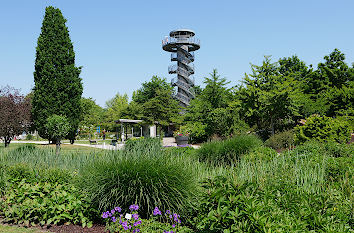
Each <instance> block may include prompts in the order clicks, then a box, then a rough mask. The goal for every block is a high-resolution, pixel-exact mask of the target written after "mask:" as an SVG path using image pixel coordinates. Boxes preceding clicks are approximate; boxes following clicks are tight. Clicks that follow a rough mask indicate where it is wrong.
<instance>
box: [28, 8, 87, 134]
mask: <svg viewBox="0 0 354 233" xmlns="http://www.w3.org/2000/svg"><path fill="white" fill-rule="evenodd" d="M65 22H66V19H65V18H64V17H63V15H62V13H61V11H60V10H59V9H57V8H54V7H52V6H49V7H47V8H46V10H45V16H44V20H43V24H42V28H41V34H40V36H39V38H38V42H37V48H36V61H35V72H34V83H35V86H34V96H33V103H32V104H33V107H32V114H33V121H34V124H35V127H36V129H37V130H38V133H39V135H40V136H41V137H43V138H46V139H49V140H53V137H52V136H51V135H49V134H48V133H47V129H46V128H45V125H46V123H47V119H48V118H49V117H51V116H52V115H53V114H56V115H62V116H65V117H66V118H67V119H68V120H69V123H70V131H69V134H68V135H67V137H66V138H68V139H70V140H74V138H75V135H76V132H77V128H78V125H79V122H80V116H81V112H82V109H81V104H80V99H81V95H82V91H83V87H82V83H81V78H80V77H79V75H80V73H81V67H76V66H75V52H74V49H73V45H72V43H71V40H70V36H69V30H68V28H67V27H66V26H65Z"/></svg>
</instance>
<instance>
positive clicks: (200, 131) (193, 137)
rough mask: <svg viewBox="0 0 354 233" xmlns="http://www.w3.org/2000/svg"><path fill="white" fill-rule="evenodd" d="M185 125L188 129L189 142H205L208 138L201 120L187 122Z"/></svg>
mask: <svg viewBox="0 0 354 233" xmlns="http://www.w3.org/2000/svg"><path fill="white" fill-rule="evenodd" d="M186 127H187V128H188V129H189V132H190V134H189V140H190V143H200V142H205V141H206V140H207V139H208V133H207V132H206V130H207V125H205V124H202V123H201V122H188V123H187V125H186Z"/></svg>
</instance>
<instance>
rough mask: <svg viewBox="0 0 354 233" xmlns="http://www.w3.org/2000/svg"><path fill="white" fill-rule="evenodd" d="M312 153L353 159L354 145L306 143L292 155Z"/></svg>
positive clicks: (298, 147) (313, 141)
mask: <svg viewBox="0 0 354 233" xmlns="http://www.w3.org/2000/svg"><path fill="white" fill-rule="evenodd" d="M304 153H311V154H314V155H319V156H320V155H328V156H331V157H352V156H353V155H354V145H353V144H339V143H336V142H331V141H329V142H325V143H323V142H319V141H316V140H310V141H306V142H305V143H303V144H302V145H300V146H297V147H296V148H295V149H294V150H292V151H291V154H294V155H296V154H304Z"/></svg>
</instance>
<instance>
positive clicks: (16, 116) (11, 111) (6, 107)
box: [0, 86, 31, 147]
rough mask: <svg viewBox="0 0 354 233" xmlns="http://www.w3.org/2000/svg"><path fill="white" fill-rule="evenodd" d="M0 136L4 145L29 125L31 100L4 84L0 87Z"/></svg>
mask: <svg viewBox="0 0 354 233" xmlns="http://www.w3.org/2000/svg"><path fill="white" fill-rule="evenodd" d="M0 116H1V117H0V138H2V139H3V141H4V143H5V147H7V146H8V145H9V144H10V142H11V140H12V139H13V138H14V136H16V135H20V134H22V133H23V132H24V131H26V130H27V129H28V128H29V126H30V120H31V102H30V99H29V98H25V96H23V95H21V94H20V93H19V91H18V90H17V89H14V88H12V87H9V86H6V87H3V88H1V89H0Z"/></svg>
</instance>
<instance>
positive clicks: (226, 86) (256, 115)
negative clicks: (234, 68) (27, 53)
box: [0, 7, 354, 233]
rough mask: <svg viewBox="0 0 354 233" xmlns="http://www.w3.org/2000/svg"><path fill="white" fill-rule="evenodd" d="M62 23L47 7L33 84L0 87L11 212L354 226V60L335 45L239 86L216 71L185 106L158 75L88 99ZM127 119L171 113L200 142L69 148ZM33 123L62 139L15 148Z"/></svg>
mask: <svg viewBox="0 0 354 233" xmlns="http://www.w3.org/2000/svg"><path fill="white" fill-rule="evenodd" d="M65 22H66V20H65V19H64V17H63V16H62V14H61V12H60V10H59V9H56V8H54V7H47V8H46V13H45V16H44V20H43V25H42V32H41V35H40V37H39V38H38V44H37V49H36V62H35V72H34V79H35V87H34V89H33V92H31V93H30V94H29V95H27V96H26V97H25V96H22V95H20V94H19V92H18V91H17V90H15V89H11V88H9V87H6V88H2V89H1V90H0V114H1V118H0V137H1V138H2V139H3V140H4V142H5V147H3V146H1V147H0V223H3V222H4V223H9V224H19V225H25V226H38V225H39V226H49V225H61V224H66V225H69V224H76V225H81V226H83V227H92V226H93V225H94V224H105V225H106V229H107V230H109V231H110V232H133V233H135V232H161V233H162V232H164V233H165V232H168V233H170V232H196V233H199V232H200V233H205V232H207V233H218V232H224V233H229V232H230V233H231V232H250V233H251V232H352V231H353V230H354V225H353V222H354V221H353V201H354V200H353V193H354V190H353V187H354V182H353V181H354V179H353V173H354V169H353V168H354V159H353V155H354V146H353V144H350V143H349V141H350V137H351V134H352V133H353V128H354V106H353V104H354V96H353V95H354V65H352V66H350V65H348V64H347V63H346V61H345V56H344V54H343V53H342V52H340V51H339V50H338V49H335V50H334V51H333V52H331V53H330V54H329V55H327V56H325V57H324V61H323V62H321V63H319V64H318V65H317V68H314V67H313V66H312V65H306V63H305V62H304V61H301V60H300V59H299V58H298V57H297V56H292V57H288V58H281V59H279V60H278V61H276V62H273V61H272V60H271V57H269V56H266V57H265V58H264V60H263V62H262V64H260V65H254V64H252V65H251V73H250V74H245V77H243V79H242V82H241V84H240V85H235V84H231V82H230V81H228V80H227V79H226V78H223V77H222V76H221V75H220V74H219V73H218V71H217V70H216V69H213V70H212V72H211V73H210V74H209V76H208V77H205V78H204V82H203V83H204V86H203V87H200V86H195V87H193V89H194V92H195V93H196V98H195V99H193V100H192V101H191V103H190V106H188V107H187V108H185V109H182V108H181V107H180V106H179V105H178V102H177V101H176V100H175V99H174V98H173V94H174V92H175V90H174V88H173V87H172V86H171V85H170V84H169V83H168V82H167V80H166V79H164V78H161V77H157V76H153V77H152V78H151V80H149V81H147V82H144V83H143V84H142V86H141V87H140V88H139V89H137V90H136V91H135V92H134V93H133V96H132V98H131V99H129V97H128V95H127V94H122V93H117V94H116V95H115V96H114V97H113V98H112V99H110V100H108V101H107V102H106V106H104V108H102V107H101V106H99V105H97V104H96V103H95V100H93V99H92V98H83V97H81V94H82V83H81V78H80V77H79V75H80V71H81V68H80V67H76V66H75V53H74V50H73V46H72V43H71V41H70V37H69V32H68V29H67V27H66V26H65ZM69 84H70V85H69ZM233 85H234V86H233ZM31 113H32V114H31ZM120 118H129V119H142V120H144V121H145V122H147V123H150V124H157V125H158V126H159V128H160V130H161V131H162V130H163V129H164V128H166V127H167V126H169V127H170V126H171V125H173V126H174V127H175V129H176V130H178V131H179V132H183V133H188V135H189V139H190V142H191V143H200V144H201V145H200V148H199V149H194V148H193V147H189V146H186V147H163V146H162V145H161V140H160V139H159V138H141V139H131V140H128V142H127V143H126V144H125V147H124V148H123V149H121V150H111V151H110V150H98V149H96V150H93V149H92V148H91V149H92V150H90V149H87V150H65V147H64V148H61V147H60V144H61V141H62V140H63V139H70V140H71V141H73V140H75V139H77V138H78V137H85V136H88V137H90V138H91V137H94V131H95V130H96V126H98V125H100V126H101V127H102V128H104V129H106V130H107V131H115V130H117V129H116V127H117V126H118V125H117V124H116V123H115V122H114V121H115V120H118V119H120ZM31 122H33V124H31ZM31 130H32V131H33V130H36V131H38V132H39V135H40V136H41V137H42V138H45V139H48V140H50V141H52V142H55V143H56V145H57V146H56V148H55V149H54V148H51V147H48V146H39V145H33V144H28V145H18V146H14V147H9V148H8V147H7V146H8V144H9V143H10V141H11V139H12V138H13V137H14V136H15V135H16V134H20V133H22V132H23V131H31ZM77 134H78V135H77ZM69 146H70V145H69ZM59 151H60V153H59Z"/></svg>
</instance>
